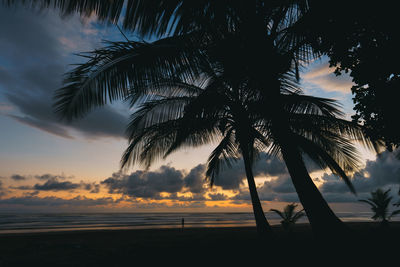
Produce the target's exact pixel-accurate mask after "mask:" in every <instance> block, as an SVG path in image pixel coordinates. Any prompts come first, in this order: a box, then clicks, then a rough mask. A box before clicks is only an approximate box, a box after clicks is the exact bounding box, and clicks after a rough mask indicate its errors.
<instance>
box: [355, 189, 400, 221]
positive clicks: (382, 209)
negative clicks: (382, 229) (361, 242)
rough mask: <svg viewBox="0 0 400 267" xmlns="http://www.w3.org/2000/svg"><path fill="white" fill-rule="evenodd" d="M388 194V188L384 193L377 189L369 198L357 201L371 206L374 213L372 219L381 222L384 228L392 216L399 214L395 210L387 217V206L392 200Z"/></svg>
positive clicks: (399, 211) (398, 211)
mask: <svg viewBox="0 0 400 267" xmlns="http://www.w3.org/2000/svg"><path fill="white" fill-rule="evenodd" d="M389 192H390V188H389V189H388V190H386V191H383V190H382V189H381V188H378V189H376V190H375V191H372V192H371V197H370V198H368V199H360V200H359V201H361V202H364V203H367V204H369V205H370V206H371V210H372V211H373V212H374V215H372V219H374V220H379V221H381V225H382V226H386V225H387V224H388V222H389V220H390V218H391V217H392V216H394V215H397V214H399V213H400V210H395V211H393V212H391V213H390V215H389V204H390V202H391V201H392V199H393V197H391V196H389Z"/></svg>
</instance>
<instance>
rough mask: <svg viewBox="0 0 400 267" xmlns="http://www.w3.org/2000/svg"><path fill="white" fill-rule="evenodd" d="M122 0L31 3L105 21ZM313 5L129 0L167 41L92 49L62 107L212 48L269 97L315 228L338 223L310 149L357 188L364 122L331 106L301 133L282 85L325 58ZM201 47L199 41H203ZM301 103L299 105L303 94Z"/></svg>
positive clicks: (129, 11) (194, 69)
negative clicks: (308, 28) (307, 19)
mask: <svg viewBox="0 0 400 267" xmlns="http://www.w3.org/2000/svg"><path fill="white" fill-rule="evenodd" d="M6 2H8V3H12V2H13V1H6ZM124 2H125V1H123V0H119V1H117V0H115V1H112V2H109V1H107V2H105V1H99V0H84V1H75V0H72V1H63V0H59V1H57V0H53V1H51V0H49V1H48V0H44V1H25V3H32V4H36V5H37V4H38V3H39V4H41V5H43V6H49V5H53V6H56V7H58V8H60V10H61V11H63V12H64V13H65V14H68V13H71V12H75V11H78V12H80V13H81V14H83V15H89V14H92V13H93V12H94V13H95V14H97V15H98V16H99V18H100V19H103V20H107V21H111V22H117V21H118V18H119V17H120V15H121V12H122V10H123V8H122V7H123V4H124ZM307 9H308V8H307V1H300V0H298V1H295V0H288V1H262V0H259V1H254V3H253V2H252V4H249V3H247V2H244V1H229V2H226V1H191V0H190V1H189V0H176V1H171V0H169V1H163V0H158V1H149V0H146V1H143V0H130V1H127V5H126V9H125V10H126V12H125V16H124V23H123V26H124V28H125V29H132V30H135V31H137V32H138V33H140V34H141V35H142V36H153V37H158V38H163V39H161V40H159V41H157V42H154V43H151V44H139V43H135V42H126V43H111V44H110V46H109V47H107V48H106V49H100V50H97V51H95V53H93V54H91V55H89V56H88V57H89V60H88V62H87V64H83V65H81V66H80V67H78V68H77V69H76V70H75V71H73V72H71V73H70V75H69V77H68V78H67V80H66V83H67V86H66V88H64V89H66V90H61V91H59V93H58V103H57V106H59V107H60V105H61V104H63V103H64V104H65V103H68V105H63V107H62V108H61V110H62V111H64V113H65V114H67V115H68V116H69V117H71V118H72V117H76V116H79V115H81V114H83V113H85V112H86V111H88V110H90V109H91V108H93V107H95V106H99V105H103V104H105V103H106V102H107V100H110V101H112V100H115V99H118V98H121V97H122V98H123V97H127V96H128V95H131V93H132V92H133V91H135V90H136V94H137V90H138V88H143V87H145V86H146V85H148V84H151V83H154V82H156V83H157V82H160V81H161V80H163V79H164V78H166V77H168V76H169V77H168V78H171V75H179V76H180V78H182V77H185V78H193V77H198V75H199V74H200V73H201V72H202V71H203V68H204V65H206V64H205V62H204V60H203V58H204V54H205V53H206V54H207V57H211V58H212V59H213V61H215V60H216V61H223V62H225V64H224V72H225V73H226V75H228V74H229V75H230V76H231V77H234V76H235V75H237V74H238V73H239V74H240V73H242V74H241V75H242V76H241V77H242V78H241V80H242V81H243V80H244V79H243V76H244V77H245V78H246V79H247V80H248V81H251V84H252V86H251V87H252V88H253V89H255V88H256V89H257V90H259V91H260V94H259V98H260V101H261V102H262V103H263V105H258V107H259V110H258V114H263V117H264V118H265V119H266V120H267V121H268V122H269V124H268V129H269V131H268V135H267V136H268V137H269V138H270V139H273V141H274V142H273V144H274V145H273V146H272V149H271V151H272V152H273V153H275V154H276V155H280V156H281V157H282V158H283V159H284V160H285V162H286V165H287V167H288V170H289V173H290V175H291V177H292V181H293V183H294V186H295V188H296V191H297V193H298V195H299V198H300V201H301V203H302V205H303V207H304V208H305V211H306V213H307V216H308V217H309V220H310V223H311V225H312V226H313V230H314V231H315V232H326V230H325V229H327V228H329V229H341V228H342V227H343V224H342V223H341V221H340V220H339V219H338V218H337V216H336V215H335V214H334V213H333V212H332V210H331V209H330V207H329V206H328V204H327V203H326V201H325V200H324V199H323V197H322V195H321V194H320V192H319V191H318V188H317V187H316V186H315V185H314V183H313V182H312V179H311V177H310V176H309V174H308V171H307V169H306V167H305V165H304V161H303V155H304V154H307V155H311V157H312V158H313V159H314V160H315V161H317V162H318V163H319V164H320V165H321V167H329V168H330V169H331V170H333V172H334V173H336V174H338V175H339V176H341V177H342V178H344V180H345V182H346V183H347V184H348V185H349V186H350V189H351V190H352V191H354V188H352V186H351V183H350V180H349V179H348V177H347V176H346V173H345V171H348V170H351V169H354V167H355V166H356V163H357V160H356V154H355V150H354V147H353V146H352V145H351V144H350V143H349V141H348V140H346V138H351V139H355V140H363V141H365V138H364V136H363V134H362V131H361V128H360V127H359V126H358V125H354V124H351V123H348V122H345V121H343V120H341V121H340V122H339V121H338V120H337V119H336V118H335V116H331V115H332V114H333V115H338V113H335V112H334V111H332V110H329V112H331V113H332V114H329V116H327V113H326V112H325V113H323V112H322V113H321V112H319V113H317V114H313V115H314V116H316V117H315V118H314V120H312V121H309V118H308V119H304V118H303V121H302V123H304V125H305V126H307V127H309V128H308V130H298V131H294V129H293V125H294V124H293V121H294V120H295V118H296V119H297V120H298V121H301V120H300V118H298V117H301V116H299V114H296V113H289V112H287V108H288V107H287V105H286V104H285V103H286V102H285V100H286V99H287V98H288V97H292V98H293V96H288V95H282V94H281V92H282V87H285V86H287V84H286V83H287V79H285V75H286V74H287V73H288V72H291V71H293V70H294V73H295V76H296V78H298V73H299V72H298V69H299V65H300V63H301V62H307V61H308V60H309V59H310V57H311V58H312V57H313V56H318V55H313V54H312V51H311V50H310V49H309V47H308V46H306V41H305V38H304V37H303V36H302V34H301V33H299V32H296V23H297V21H298V18H300V17H301V16H302V14H304V12H306V11H307ZM165 36H167V37H165ZM168 36H169V37H168ZM188 40H189V42H188ZM194 40H195V41H194ZM215 44H218V45H215ZM199 45H200V47H201V48H202V49H198V48H199ZM210 47H211V49H210ZM204 50H206V51H204ZM199 67H200V71H199ZM177 73H178V74H177ZM183 80H184V79H183ZM300 102H301V101H300ZM296 103H297V105H296V106H297V107H298V106H299V105H298V104H299V102H296ZM305 103H307V101H305ZM305 103H302V105H303V106H304V105H305ZM325 104H326V103H325ZM59 111H60V110H59ZM325 111H326V110H325ZM321 114H322V115H323V116H322V117H321V116H320V115H321ZM318 119H322V120H321V122H317V120H318ZM321 127H323V128H321ZM328 128H330V129H328ZM319 130H323V132H318V131H319ZM310 132H311V134H310ZM344 170H345V171H344ZM329 232H332V231H329Z"/></svg>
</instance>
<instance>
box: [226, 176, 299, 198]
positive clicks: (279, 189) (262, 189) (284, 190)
mask: <svg viewBox="0 0 400 267" xmlns="http://www.w3.org/2000/svg"><path fill="white" fill-rule="evenodd" d="M257 192H258V196H259V198H260V200H261V201H283V202H299V198H298V196H297V193H296V190H295V188H294V186H293V183H292V181H291V178H290V176H289V175H287V174H286V175H282V176H279V177H278V178H273V179H271V180H269V181H265V182H264V183H263V184H262V185H261V186H259V187H258V188H257ZM231 199H232V200H235V201H251V198H250V192H249V190H248V189H247V188H245V189H241V190H240V191H239V193H238V194H236V195H235V196H233V197H232V198H231Z"/></svg>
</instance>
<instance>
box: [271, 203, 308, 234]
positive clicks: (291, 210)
mask: <svg viewBox="0 0 400 267" xmlns="http://www.w3.org/2000/svg"><path fill="white" fill-rule="evenodd" d="M296 208H297V205H296V204H294V203H292V204H288V205H286V206H285V207H284V208H283V211H280V210H277V209H271V211H273V212H275V213H276V214H278V215H279V216H280V217H281V218H282V221H281V224H282V226H283V228H284V229H285V230H286V231H291V230H292V228H293V226H294V225H295V223H296V222H297V221H298V220H299V219H300V218H301V217H303V216H304V215H305V214H304V212H303V210H304V209H302V210H300V211H297V212H295V210H296Z"/></svg>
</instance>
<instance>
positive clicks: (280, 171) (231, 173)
mask: <svg viewBox="0 0 400 267" xmlns="http://www.w3.org/2000/svg"><path fill="white" fill-rule="evenodd" d="M253 174H254V176H263V177H267V176H282V175H286V174H287V169H286V165H285V163H284V162H283V161H281V160H279V159H278V158H276V157H271V156H268V155H267V154H266V153H260V156H259V158H258V160H256V161H255V162H254V165H253ZM245 178H246V174H245V171H244V165H243V161H242V160H241V159H240V160H238V161H236V162H234V163H233V164H232V165H231V166H230V167H226V168H225V169H224V170H223V171H221V173H220V175H218V177H217V178H216V179H215V183H214V184H215V185H216V186H220V187H221V188H222V189H227V190H238V189H239V188H240V186H241V185H242V184H244V179H245Z"/></svg>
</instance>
